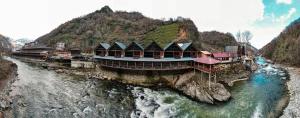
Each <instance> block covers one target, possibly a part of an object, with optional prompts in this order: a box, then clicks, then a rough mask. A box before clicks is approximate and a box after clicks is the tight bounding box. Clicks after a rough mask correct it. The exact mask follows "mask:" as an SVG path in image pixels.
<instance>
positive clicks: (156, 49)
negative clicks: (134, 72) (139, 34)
mask: <svg viewBox="0 0 300 118" xmlns="http://www.w3.org/2000/svg"><path fill="white" fill-rule="evenodd" d="M163 56H164V50H163V49H162V48H161V47H160V46H159V45H158V44H157V43H156V42H152V43H151V44H150V45H148V46H147V47H146V48H145V49H144V57H146V58H147V57H148V58H155V59H161V58H163Z"/></svg>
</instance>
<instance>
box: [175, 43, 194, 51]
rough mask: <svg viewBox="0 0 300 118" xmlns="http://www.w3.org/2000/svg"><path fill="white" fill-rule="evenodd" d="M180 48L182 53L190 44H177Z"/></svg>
mask: <svg viewBox="0 0 300 118" xmlns="http://www.w3.org/2000/svg"><path fill="white" fill-rule="evenodd" d="M178 45H179V46H180V48H181V49H182V50H183V51H184V50H186V49H187V48H188V47H189V46H190V45H192V43H179V44H178Z"/></svg>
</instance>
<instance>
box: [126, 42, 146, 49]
mask: <svg viewBox="0 0 300 118" xmlns="http://www.w3.org/2000/svg"><path fill="white" fill-rule="evenodd" d="M131 45H136V46H138V47H139V48H140V49H141V50H144V48H143V46H141V45H140V44H138V43H136V42H132V43H131V44H129V45H128V46H127V48H126V50H127V49H128V48H129V47H130V46H131Z"/></svg>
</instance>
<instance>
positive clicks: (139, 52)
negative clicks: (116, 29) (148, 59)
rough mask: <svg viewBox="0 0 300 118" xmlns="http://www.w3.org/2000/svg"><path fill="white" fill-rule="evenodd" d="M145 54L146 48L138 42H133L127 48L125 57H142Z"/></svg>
mask: <svg viewBox="0 0 300 118" xmlns="http://www.w3.org/2000/svg"><path fill="white" fill-rule="evenodd" d="M143 55H144V48H143V47H142V46H141V45H139V44H138V43H136V42H132V43H131V44H130V45H129V46H128V47H127V48H126V49H125V57H133V58H141V57H143Z"/></svg>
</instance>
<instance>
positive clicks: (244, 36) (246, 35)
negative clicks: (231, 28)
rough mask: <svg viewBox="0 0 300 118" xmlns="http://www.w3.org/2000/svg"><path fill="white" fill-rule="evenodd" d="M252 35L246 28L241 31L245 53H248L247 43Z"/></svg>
mask: <svg viewBox="0 0 300 118" xmlns="http://www.w3.org/2000/svg"><path fill="white" fill-rule="evenodd" d="M252 37H253V34H252V33H251V32H250V31H248V30H246V31H244V32H243V33H242V40H243V42H244V45H245V54H246V55H248V54H247V45H248V44H249V41H250V40H251V39H252Z"/></svg>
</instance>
